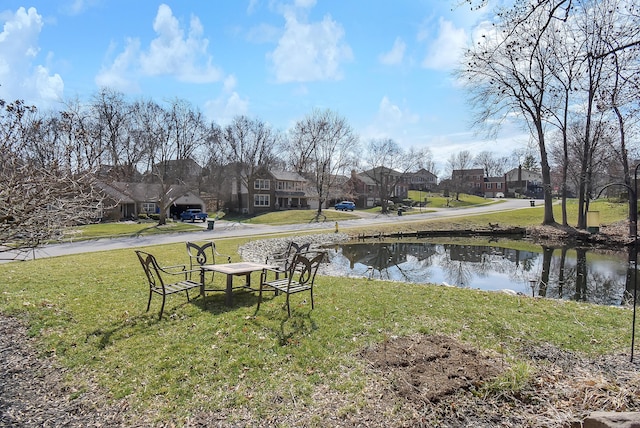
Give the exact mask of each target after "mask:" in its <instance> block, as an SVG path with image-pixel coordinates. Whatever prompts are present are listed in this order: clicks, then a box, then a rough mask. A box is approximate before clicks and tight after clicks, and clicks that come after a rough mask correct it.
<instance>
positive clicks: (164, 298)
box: [158, 294, 167, 320]
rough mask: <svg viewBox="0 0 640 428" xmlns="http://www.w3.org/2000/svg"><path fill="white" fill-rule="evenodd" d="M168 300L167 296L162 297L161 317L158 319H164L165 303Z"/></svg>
mask: <svg viewBox="0 0 640 428" xmlns="http://www.w3.org/2000/svg"><path fill="white" fill-rule="evenodd" d="M166 299H167V296H166V295H164V294H163V295H162V306H161V307H160V316H159V317H158V319H159V320H161V319H162V312H164V302H165V300H166Z"/></svg>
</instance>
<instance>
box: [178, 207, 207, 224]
mask: <svg viewBox="0 0 640 428" xmlns="http://www.w3.org/2000/svg"><path fill="white" fill-rule="evenodd" d="M180 220H182V221H193V222H195V221H196V220H202V222H203V223H204V222H205V221H207V213H206V212H203V211H202V210H201V209H199V208H189V209H188V210H184V211H182V212H181V213H180Z"/></svg>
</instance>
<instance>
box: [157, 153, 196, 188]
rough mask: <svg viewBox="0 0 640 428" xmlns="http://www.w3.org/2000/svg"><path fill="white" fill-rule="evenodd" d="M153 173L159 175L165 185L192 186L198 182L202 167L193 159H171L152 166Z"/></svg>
mask: <svg viewBox="0 0 640 428" xmlns="http://www.w3.org/2000/svg"><path fill="white" fill-rule="evenodd" d="M153 173H154V174H157V175H161V176H162V177H163V181H164V182H165V183H179V184H184V183H189V185H192V186H193V185H197V184H198V182H199V181H200V177H201V175H202V167H201V166H200V165H198V163H197V162H196V161H194V160H193V159H173V160H167V161H165V162H160V163H157V164H155V165H153ZM153 181H155V180H153Z"/></svg>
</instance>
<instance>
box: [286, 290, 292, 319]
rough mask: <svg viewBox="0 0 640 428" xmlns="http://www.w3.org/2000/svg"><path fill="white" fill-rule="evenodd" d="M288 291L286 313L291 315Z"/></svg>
mask: <svg viewBox="0 0 640 428" xmlns="http://www.w3.org/2000/svg"><path fill="white" fill-rule="evenodd" d="M289 295H290V294H289V293H287V314H289V316H291V307H290V306H289Z"/></svg>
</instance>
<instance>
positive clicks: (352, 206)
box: [334, 201, 356, 211]
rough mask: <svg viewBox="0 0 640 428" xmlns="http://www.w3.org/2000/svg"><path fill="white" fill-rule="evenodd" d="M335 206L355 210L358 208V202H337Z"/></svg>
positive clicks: (342, 209) (344, 209)
mask: <svg viewBox="0 0 640 428" xmlns="http://www.w3.org/2000/svg"><path fill="white" fill-rule="evenodd" d="M334 208H335V209H337V210H339V211H353V210H355V209H356V204H354V203H353V202H351V201H342V202H338V203H337V204H335V205H334Z"/></svg>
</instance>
